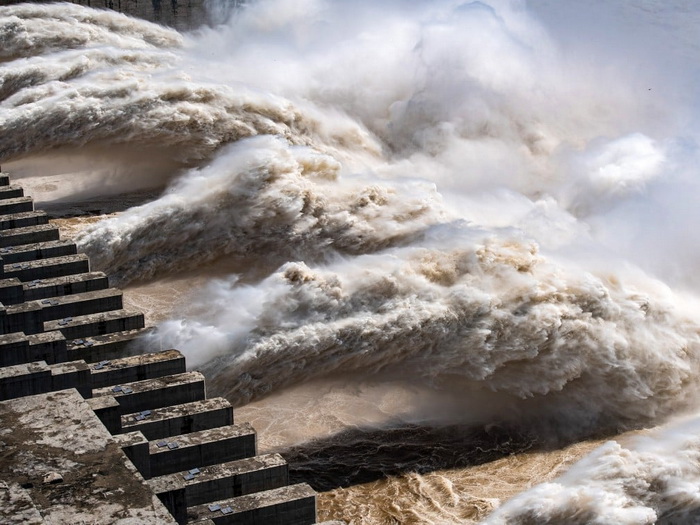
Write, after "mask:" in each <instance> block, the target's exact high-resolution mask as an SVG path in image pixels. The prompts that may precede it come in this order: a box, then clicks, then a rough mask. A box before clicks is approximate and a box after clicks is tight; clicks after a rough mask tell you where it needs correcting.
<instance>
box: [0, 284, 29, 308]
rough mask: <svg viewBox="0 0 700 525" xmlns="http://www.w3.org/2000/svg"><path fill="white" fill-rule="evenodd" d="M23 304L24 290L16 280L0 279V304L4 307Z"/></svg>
mask: <svg viewBox="0 0 700 525" xmlns="http://www.w3.org/2000/svg"><path fill="white" fill-rule="evenodd" d="M22 302H24V288H23V286H22V282H21V281H20V280H19V279H17V278H12V279H0V303H2V304H4V305H5V306H10V305H12V304H20V303H22Z"/></svg>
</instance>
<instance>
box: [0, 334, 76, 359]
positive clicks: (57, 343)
mask: <svg viewBox="0 0 700 525" xmlns="http://www.w3.org/2000/svg"><path fill="white" fill-rule="evenodd" d="M66 360H67V359H66V341H65V339H64V338H63V336H62V335H61V334H60V333H57V332H48V333H40V334H33V335H25V334H24V332H15V333H13V334H6V335H2V336H0V366H12V365H19V364H24V363H32V362H35V361H46V362H47V363H49V364H51V363H60V362H64V361H66Z"/></svg>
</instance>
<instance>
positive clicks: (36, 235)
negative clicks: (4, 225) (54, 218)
mask: <svg viewBox="0 0 700 525" xmlns="http://www.w3.org/2000/svg"><path fill="white" fill-rule="evenodd" d="M59 237H60V233H59V231H58V228H57V227H56V226H54V225H53V224H41V225H39V226H27V227H26V228H13V229H11V230H5V231H0V248H7V247H9V246H21V245H22V244H33V243H38V242H48V241H57V240H58V239H59Z"/></svg>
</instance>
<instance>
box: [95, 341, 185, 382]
mask: <svg viewBox="0 0 700 525" xmlns="http://www.w3.org/2000/svg"><path fill="white" fill-rule="evenodd" d="M90 372H91V374H92V387H93V388H101V387H105V386H114V385H117V384H120V383H129V382H132V381H142V380H145V379H156V378H158V377H163V376H169V375H174V374H182V373H184V372H186V366H185V356H183V355H182V354H181V353H180V352H179V351H178V350H164V351H163V352H155V353H150V354H141V355H135V356H130V357H122V358H119V359H111V360H102V361H100V362H98V363H97V364H95V365H93V366H92V367H91V368H90Z"/></svg>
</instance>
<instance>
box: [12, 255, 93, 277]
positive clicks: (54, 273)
mask: <svg viewBox="0 0 700 525" xmlns="http://www.w3.org/2000/svg"><path fill="white" fill-rule="evenodd" d="M89 271H90V263H89V261H88V257H87V255H85V254H83V253H79V254H77V255H64V256H63V257H51V258H50V259H39V260H36V261H26V262H22V263H15V264H6V265H5V275H4V277H5V278H6V279H7V278H10V277H17V278H18V279H19V280H20V281H22V282H28V281H32V280H35V279H51V278H53V277H61V276H63V275H71V274H76V273H87V272H89Z"/></svg>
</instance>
